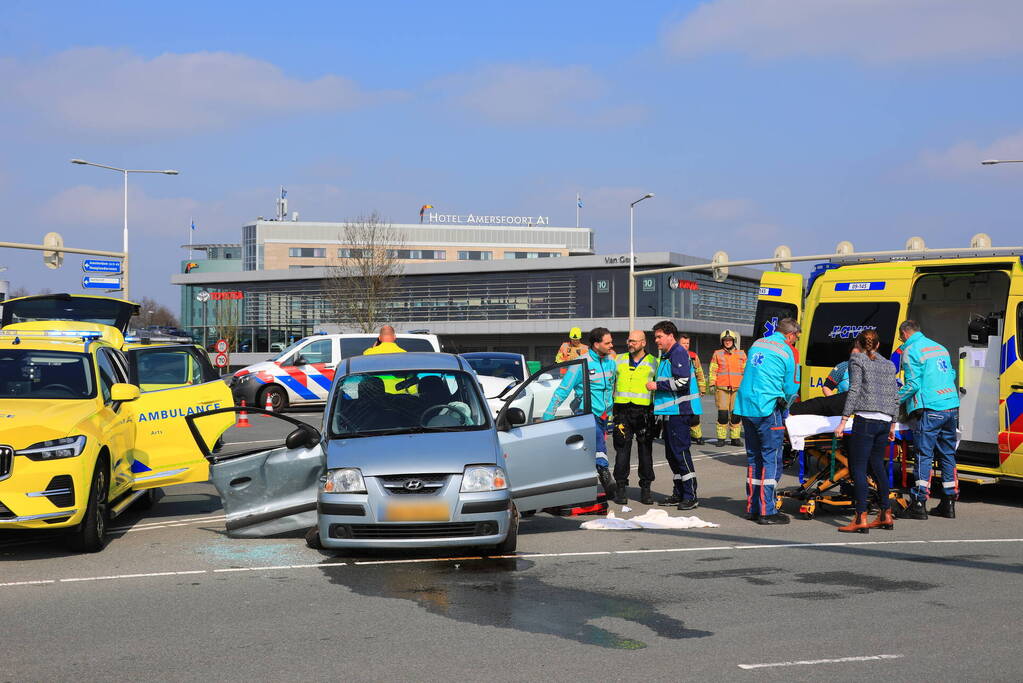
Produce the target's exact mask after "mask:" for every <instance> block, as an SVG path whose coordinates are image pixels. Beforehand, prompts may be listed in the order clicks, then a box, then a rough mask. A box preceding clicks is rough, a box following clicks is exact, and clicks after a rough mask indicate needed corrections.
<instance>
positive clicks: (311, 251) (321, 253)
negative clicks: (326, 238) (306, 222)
mask: <svg viewBox="0 0 1023 683" xmlns="http://www.w3.org/2000/svg"><path fill="white" fill-rule="evenodd" d="M288 256H290V257H291V258H326V257H327V250H326V249H324V248H323V247H290V248H289V249H288Z"/></svg>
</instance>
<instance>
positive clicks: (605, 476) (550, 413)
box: [543, 327, 617, 499]
mask: <svg viewBox="0 0 1023 683" xmlns="http://www.w3.org/2000/svg"><path fill="white" fill-rule="evenodd" d="M613 352H614V342H613V341H612V339H611V332H610V330H608V329H607V328H606V327H595V328H593V329H592V330H590V348H589V351H588V352H587V353H586V355H585V356H581V357H584V358H586V366H585V371H586V374H587V379H588V380H589V384H590V409H591V410H592V411H593V417H594V419H595V421H596V430H597V445H596V452H595V453H594V460H595V465H596V468H597V477H598V478H599V479H600V483H601V484H602V485H603V486H604V492H605V493H606V494H607V496H608V498H611V499H613V498H614V497H615V484H614V479H613V478H612V476H611V470H610V468H609V467H608V465H609V462H608V458H607V430H608V422H609V420H610V418H611V412H612V410H613V409H614V391H615V377H616V373H617V366H616V365H615V359H614V358H612V357H611V354H612V353H613ZM583 370H584V368H583V366H580V365H574V366H572V367H571V368H569V369H568V372H566V373H565V376H564V378H563V379H562V380H561V384H559V385H558V388H557V389H555V390H554V395H553V396H551V402H550V403H549V404H548V405H547V410H546V411H544V414H543V419H544V421H548V420H553V419H554V417H555V414H556V411H557V410H558V407H559V406H560V405H561V404H562V403H564V402H565V399H566V398H568V396H569V395H570V394H571V395H573V396H582V395H583V387H584V386H585V384H584V383H583ZM575 412H576V409H575V408H573V413H575Z"/></svg>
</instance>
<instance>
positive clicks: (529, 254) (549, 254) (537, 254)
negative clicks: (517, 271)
mask: <svg viewBox="0 0 1023 683" xmlns="http://www.w3.org/2000/svg"><path fill="white" fill-rule="evenodd" d="M558 256H561V254H560V253H558V252H556V251H506V252H504V257H505V258H506V259H520V258H556V257H558Z"/></svg>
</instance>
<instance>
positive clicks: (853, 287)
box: [835, 282, 885, 292]
mask: <svg viewBox="0 0 1023 683" xmlns="http://www.w3.org/2000/svg"><path fill="white" fill-rule="evenodd" d="M884 287H885V283H884V282H836V283H835V291H836V292H866V291H877V290H881V289H884Z"/></svg>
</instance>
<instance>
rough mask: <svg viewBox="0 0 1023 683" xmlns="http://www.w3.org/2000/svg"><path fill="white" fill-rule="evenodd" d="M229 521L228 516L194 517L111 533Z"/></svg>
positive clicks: (132, 526) (112, 530)
mask: <svg viewBox="0 0 1023 683" xmlns="http://www.w3.org/2000/svg"><path fill="white" fill-rule="evenodd" d="M224 519H227V515H213V516H210V517H193V518H191V519H168V520H166V521H162V522H146V523H144V524H133V525H131V526H119V527H114V528H113V529H111V530H110V531H111V532H118V531H123V532H125V533H129V532H132V531H151V530H153V529H167V528H169V527H176V526H188V525H190V524H203V523H205V522H219V521H221V520H224Z"/></svg>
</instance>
